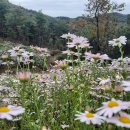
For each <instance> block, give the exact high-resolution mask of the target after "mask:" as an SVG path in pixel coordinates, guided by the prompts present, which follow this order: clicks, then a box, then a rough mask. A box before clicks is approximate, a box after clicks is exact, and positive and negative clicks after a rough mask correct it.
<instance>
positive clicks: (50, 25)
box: [0, 0, 68, 48]
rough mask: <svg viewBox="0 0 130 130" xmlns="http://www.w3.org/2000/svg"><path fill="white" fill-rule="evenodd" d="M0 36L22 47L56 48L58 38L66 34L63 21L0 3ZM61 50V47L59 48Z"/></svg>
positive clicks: (66, 30)
mask: <svg viewBox="0 0 130 130" xmlns="http://www.w3.org/2000/svg"><path fill="white" fill-rule="evenodd" d="M0 18H1V20H0V34H1V35H0V36H1V37H3V38H8V39H9V40H12V41H17V42H20V43H23V44H24V45H29V44H33V45H38V46H48V47H51V48H54V47H55V48H57V45H58V44H61V46H62V43H60V42H61V41H60V42H59V40H60V39H59V37H60V36H61V35H62V34H63V33H67V32H68V27H67V24H66V22H65V21H62V20H60V19H56V18H53V17H49V16H46V15H44V14H43V13H42V12H41V11H39V12H36V11H32V10H27V9H24V8H23V7H21V6H16V5H13V4H11V3H9V2H8V1H3V0H2V1H0ZM50 39H51V40H52V41H51V45H49V43H50ZM61 48H62V47H61Z"/></svg>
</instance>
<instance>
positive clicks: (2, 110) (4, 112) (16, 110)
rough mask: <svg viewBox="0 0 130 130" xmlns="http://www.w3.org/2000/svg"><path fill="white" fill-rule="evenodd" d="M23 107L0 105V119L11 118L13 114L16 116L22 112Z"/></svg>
mask: <svg viewBox="0 0 130 130" xmlns="http://www.w3.org/2000/svg"><path fill="white" fill-rule="evenodd" d="M24 111H25V109H24V108H22V107H21V106H19V107H16V106H12V105H9V106H7V107H0V119H7V120H13V116H18V115H20V114H22V113H24Z"/></svg>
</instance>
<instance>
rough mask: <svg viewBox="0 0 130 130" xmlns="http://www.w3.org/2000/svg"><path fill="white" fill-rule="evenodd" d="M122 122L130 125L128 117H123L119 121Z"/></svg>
mask: <svg viewBox="0 0 130 130" xmlns="http://www.w3.org/2000/svg"><path fill="white" fill-rule="evenodd" d="M118 120H119V121H120V122H122V123H125V124H130V118H129V117H127V116H122V117H120V118H119V119H118Z"/></svg>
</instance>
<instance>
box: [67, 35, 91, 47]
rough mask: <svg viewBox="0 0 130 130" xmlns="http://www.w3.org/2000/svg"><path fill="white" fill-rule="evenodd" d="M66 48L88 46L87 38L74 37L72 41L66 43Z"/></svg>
mask: <svg viewBox="0 0 130 130" xmlns="http://www.w3.org/2000/svg"><path fill="white" fill-rule="evenodd" d="M67 46H68V48H73V47H76V49H77V48H78V47H79V48H89V43H88V39H87V38H85V37H79V36H77V37H75V38H74V39H73V40H72V42H68V43H67Z"/></svg>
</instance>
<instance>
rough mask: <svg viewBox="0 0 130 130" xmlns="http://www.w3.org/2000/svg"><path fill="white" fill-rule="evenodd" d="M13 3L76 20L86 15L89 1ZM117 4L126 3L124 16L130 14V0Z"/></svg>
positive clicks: (15, 0)
mask: <svg viewBox="0 0 130 130" xmlns="http://www.w3.org/2000/svg"><path fill="white" fill-rule="evenodd" d="M9 1H10V2H11V3H13V4H16V5H20V6H23V7H25V8H27V9H32V10H36V11H39V10H42V12H43V13H44V14H47V15H49V16H53V17H57V16H67V17H71V18H75V17H77V16H81V15H83V14H85V4H86V3H87V0H9ZM114 1H116V2H117V3H122V2H124V3H126V7H125V10H124V11H123V12H122V13H124V14H128V13H129V14H130V0H114Z"/></svg>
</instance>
